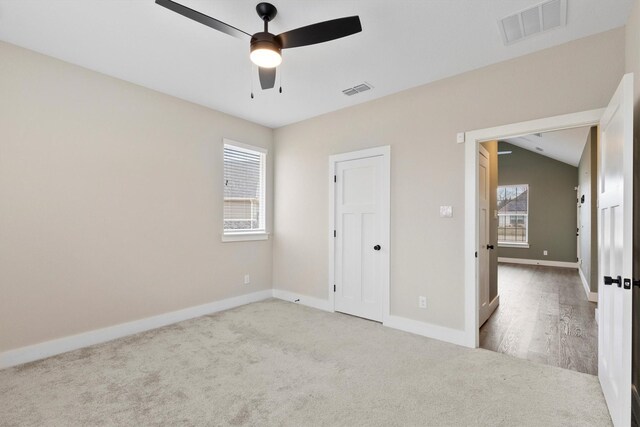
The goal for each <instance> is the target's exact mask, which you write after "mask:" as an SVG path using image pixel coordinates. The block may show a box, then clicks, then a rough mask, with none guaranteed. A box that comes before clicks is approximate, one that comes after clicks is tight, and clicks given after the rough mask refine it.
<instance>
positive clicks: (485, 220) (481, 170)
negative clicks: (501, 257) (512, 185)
mask: <svg viewBox="0 0 640 427" xmlns="http://www.w3.org/2000/svg"><path fill="white" fill-rule="evenodd" d="M489 179H490V166H489V152H488V151H487V150H486V149H485V148H484V147H482V146H481V145H480V146H479V152H478V220H479V223H478V224H479V230H478V233H479V235H478V282H479V289H480V292H479V298H480V300H479V302H478V303H479V304H480V310H479V316H480V319H479V322H478V324H479V325H480V326H482V324H483V323H484V322H486V320H487V319H488V318H489V315H490V314H491V313H490V311H489V303H490V301H489V299H490V293H489V286H490V278H489V277H490V276H489V270H490V268H489V263H490V256H489V245H490V244H491V243H490V242H491V235H490V231H489V230H490V228H489V227H490V222H489V221H490V218H491V213H490V197H491V194H490V193H491V187H490V181H489Z"/></svg>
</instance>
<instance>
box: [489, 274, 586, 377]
mask: <svg viewBox="0 0 640 427" xmlns="http://www.w3.org/2000/svg"><path fill="white" fill-rule="evenodd" d="M498 294H499V295H500V305H499V306H498V308H497V309H496V311H495V312H494V313H493V315H492V316H491V317H490V318H489V320H487V321H486V322H485V324H484V325H483V326H482V327H481V328H480V347H482V348H485V349H487V350H493V351H497V352H499V353H505V354H510V355H512V356H516V357H519V358H522V359H528V360H532V361H535V362H540V363H544V364H547V365H553V366H559V367H561V368H566V369H571V370H574V371H578V372H584V373H588V374H592V375H597V373H598V325H597V323H596V321H595V308H596V304H595V303H592V302H589V301H588V300H587V296H586V294H585V291H584V288H583V286H582V282H581V281H580V276H579V275H578V271H577V270H574V269H570V268H557V267H541V266H533V265H531V266H530V265H519V264H499V265H498Z"/></svg>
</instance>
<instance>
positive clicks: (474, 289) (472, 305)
mask: <svg viewBox="0 0 640 427" xmlns="http://www.w3.org/2000/svg"><path fill="white" fill-rule="evenodd" d="M603 113H604V109H597V110H590V111H583V112H580V113H573V114H565V115H561V116H555V117H548V118H544V119H538V120H531V121H527V122H520V123H514V124H508V125H504V126H496V127H493V128H487V129H479V130H474V131H471V132H466V142H465V184H464V192H465V220H464V234H465V243H464V250H465V252H464V266H465V267H464V286H465V291H464V295H465V297H464V298H465V301H464V312H465V328H464V330H465V334H466V345H467V346H469V347H478V344H479V325H478V320H479V318H478V313H479V312H478V310H479V307H478V295H479V292H478V280H477V279H478V271H477V269H478V263H477V259H476V258H475V253H476V251H477V250H478V217H477V216H478V212H477V211H478V194H477V193H478V186H477V185H478V182H477V181H478V147H477V146H478V143H479V142H483V141H491V140H494V139H503V138H508V137H516V136H524V135H529V134H532V133H539V132H548V131H552V130H561V129H571V128H577V127H582V126H594V125H597V124H598V123H599V122H600V118H601V117H602V114H603Z"/></svg>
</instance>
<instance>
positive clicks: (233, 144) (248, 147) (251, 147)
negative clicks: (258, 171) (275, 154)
mask: <svg viewBox="0 0 640 427" xmlns="http://www.w3.org/2000/svg"><path fill="white" fill-rule="evenodd" d="M222 142H223V143H224V145H229V146H231V147H233V148H240V151H245V152H247V153H250V154H251V153H252V152H254V151H257V152H259V153H262V154H268V153H269V150H267V149H266V148H264V147H258V146H257V145H250V144H245V143H243V142H238V141H235V140H233V139H229V138H222Z"/></svg>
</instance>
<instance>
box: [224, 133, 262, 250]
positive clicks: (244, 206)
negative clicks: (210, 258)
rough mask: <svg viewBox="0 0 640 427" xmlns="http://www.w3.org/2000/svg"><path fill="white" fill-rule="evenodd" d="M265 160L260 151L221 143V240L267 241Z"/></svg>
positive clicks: (255, 148) (235, 143)
mask: <svg viewBox="0 0 640 427" xmlns="http://www.w3.org/2000/svg"><path fill="white" fill-rule="evenodd" d="M266 158H267V150H265V149H263V148H259V147H252V146H248V145H244V144H239V143H237V142H233V141H229V140H225V141H224V234H223V236H224V237H223V240H253V239H260V238H266V225H265V224H266V220H265V211H266V209H265V175H266ZM259 234H262V235H263V237H257V236H256V235H259Z"/></svg>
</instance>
